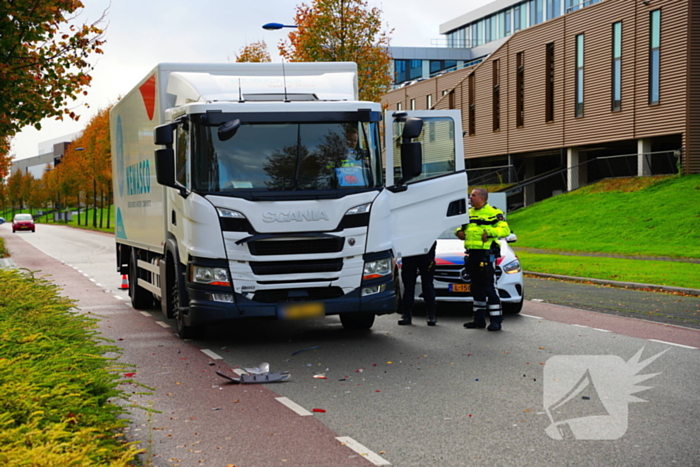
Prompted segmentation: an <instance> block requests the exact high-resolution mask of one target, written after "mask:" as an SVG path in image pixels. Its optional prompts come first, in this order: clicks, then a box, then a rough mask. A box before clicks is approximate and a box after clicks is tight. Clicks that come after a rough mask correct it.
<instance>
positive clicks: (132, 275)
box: [129, 250, 153, 310]
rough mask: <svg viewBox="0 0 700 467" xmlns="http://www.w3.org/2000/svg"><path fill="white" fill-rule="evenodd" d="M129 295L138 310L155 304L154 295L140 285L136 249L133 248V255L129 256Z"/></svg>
mask: <svg viewBox="0 0 700 467" xmlns="http://www.w3.org/2000/svg"><path fill="white" fill-rule="evenodd" d="M129 296H130V297H131V306H133V307H134V308H135V309H137V310H145V309H148V308H150V307H151V305H152V304H153V295H152V294H151V293H150V292H149V291H148V290H146V289H144V288H143V287H141V286H140V285H139V273H138V266H137V265H136V253H135V252H134V250H131V256H130V257H129Z"/></svg>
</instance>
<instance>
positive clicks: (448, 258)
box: [416, 226, 524, 314]
mask: <svg viewBox="0 0 700 467" xmlns="http://www.w3.org/2000/svg"><path fill="white" fill-rule="evenodd" d="M457 228H458V226H455V227H453V228H450V229H447V230H445V231H444V232H443V233H442V234H440V236H439V237H438V239H437V247H436V249H435V280H434V284H435V295H436V299H437V301H438V302H463V303H471V302H473V301H474V298H473V297H472V294H471V290H470V286H471V283H470V280H469V274H467V272H466V270H465V268H464V259H465V253H464V242H463V241H462V240H460V239H458V238H457V237H456V236H455V230H457ZM517 239H518V238H517V236H516V235H515V234H510V235H509V236H508V237H506V238H501V239H499V243H500V245H501V257H500V258H497V259H496V278H497V280H496V290H498V294H499V295H500V297H501V306H502V307H503V313H511V314H515V313H520V310H521V309H522V307H523V292H524V289H523V271H522V268H521V267H520V260H518V256H517V255H516V254H515V252H514V251H513V249H512V248H511V247H510V245H509V243H514V242H515V241H517ZM422 294H423V289H422V287H421V283H420V276H418V281H417V283H416V300H423V297H422Z"/></svg>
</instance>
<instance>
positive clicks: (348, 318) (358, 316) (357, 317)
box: [340, 313, 374, 331]
mask: <svg viewBox="0 0 700 467" xmlns="http://www.w3.org/2000/svg"><path fill="white" fill-rule="evenodd" d="M340 322H341V323H343V327H344V328H345V329H350V330H352V331H366V330H367V329H369V328H371V327H372V325H373V324H374V313H341V315H340Z"/></svg>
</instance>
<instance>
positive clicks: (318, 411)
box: [311, 409, 326, 413]
mask: <svg viewBox="0 0 700 467" xmlns="http://www.w3.org/2000/svg"><path fill="white" fill-rule="evenodd" d="M311 411H312V412H316V413H326V411H325V410H324V409H311Z"/></svg>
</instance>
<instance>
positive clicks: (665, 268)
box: [516, 251, 700, 289]
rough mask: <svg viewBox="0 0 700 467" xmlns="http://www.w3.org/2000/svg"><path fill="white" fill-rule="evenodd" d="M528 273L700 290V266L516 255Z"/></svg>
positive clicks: (600, 258) (520, 252) (546, 255)
mask: <svg viewBox="0 0 700 467" xmlns="http://www.w3.org/2000/svg"><path fill="white" fill-rule="evenodd" d="M516 253H517V255H518V258H520V262H521V264H522V265H523V269H524V270H526V271H532V272H540V273H546V274H561V275H564V276H574V277H587V278H591V279H603V280H613V281H621V282H638V283H641V284H654V285H666V286H669V287H685V288H691V289H700V264H695V263H678V262H670V261H653V260H637V259H623V258H605V257H594V256H571V255H556V254H540V253H529V252H525V251H516Z"/></svg>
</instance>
